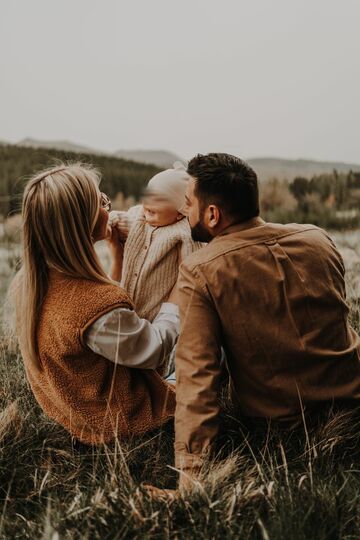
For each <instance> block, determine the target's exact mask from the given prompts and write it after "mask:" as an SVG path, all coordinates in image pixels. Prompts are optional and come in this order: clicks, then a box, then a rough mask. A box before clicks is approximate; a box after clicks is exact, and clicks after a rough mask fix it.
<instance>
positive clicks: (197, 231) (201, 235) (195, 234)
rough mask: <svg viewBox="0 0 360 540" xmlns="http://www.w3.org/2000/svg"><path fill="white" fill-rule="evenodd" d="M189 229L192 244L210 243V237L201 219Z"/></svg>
mask: <svg viewBox="0 0 360 540" xmlns="http://www.w3.org/2000/svg"><path fill="white" fill-rule="evenodd" d="M190 228H191V238H192V239H193V240H194V242H206V243H207V242H210V240H212V236H211V234H210V233H209V231H208V230H207V229H206V228H205V226H204V225H203V224H202V223H201V219H200V220H199V221H198V222H197V224H196V225H194V226H193V227H190Z"/></svg>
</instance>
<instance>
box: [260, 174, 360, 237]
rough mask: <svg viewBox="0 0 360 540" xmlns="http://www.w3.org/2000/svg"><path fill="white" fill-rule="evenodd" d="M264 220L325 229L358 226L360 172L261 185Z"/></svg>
mask: <svg viewBox="0 0 360 540" xmlns="http://www.w3.org/2000/svg"><path fill="white" fill-rule="evenodd" d="M261 208H262V213H263V215H264V217H265V219H267V220H269V221H277V222H280V223H287V222H290V221H292V222H297V223H314V224H315V225H319V226H320V227H325V228H329V229H349V228H355V227H359V226H360V212H359V209H360V173H359V172H352V171H349V172H348V173H347V174H344V173H341V174H339V173H338V172H337V171H336V170H334V171H333V172H332V173H330V174H321V175H318V176H313V177H312V178H303V177H296V178H294V179H293V180H292V181H291V182H286V181H280V180H278V179H276V178H274V179H272V180H268V181H267V182H266V183H264V184H262V185H261Z"/></svg>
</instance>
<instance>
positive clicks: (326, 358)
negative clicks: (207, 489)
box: [175, 154, 360, 485]
mask: <svg viewBox="0 0 360 540" xmlns="http://www.w3.org/2000/svg"><path fill="white" fill-rule="evenodd" d="M188 173H189V174H190V176H191V180H190V182H189V186H188V189H187V215H188V220H189V223H190V226H191V229H192V235H193V239H194V240H197V241H202V242H209V243H208V245H207V246H206V247H204V248H203V249H201V250H200V251H198V252H196V253H194V254H192V255H190V257H188V258H187V259H186V260H185V262H184V263H183V264H182V266H181V269H180V275H179V280H178V289H179V290H178V294H179V298H178V301H179V307H180V320H181V330H180V338H179V342H178V346H177V352H176V381H177V382H176V394H177V406H176V415H175V464H176V466H177V467H178V468H179V469H181V470H182V471H183V472H184V473H186V474H182V475H181V477H180V485H181V484H183V485H184V483H186V482H187V480H186V479H187V478H189V476H190V477H191V476H193V475H196V473H197V472H198V470H199V468H200V467H201V464H202V462H203V458H204V456H205V455H206V453H207V452H208V450H209V449H210V447H211V445H212V443H213V441H214V439H215V437H216V435H217V433H218V429H219V405H218V393H219V386H220V374H221V370H222V369H223V363H222V362H221V357H222V348H223V349H224V352H225V357H226V366H227V370H228V372H229V377H230V382H231V388H232V399H233V400H234V401H235V402H236V403H237V405H238V407H239V410H240V411H241V414H242V415H244V416H246V417H249V418H251V419H256V418H265V419H274V420H277V421H280V422H293V421H294V420H296V419H298V418H301V414H302V409H303V410H305V412H306V413H308V414H309V415H311V414H312V413H313V414H314V412H315V410H316V409H318V408H320V407H321V406H322V405H324V404H326V403H330V402H332V401H334V400H336V401H339V400H345V399H346V400H347V401H348V400H354V401H355V400H359V398H360V363H359V344H360V340H359V337H358V336H357V334H356V333H355V331H354V330H353V329H352V328H351V327H350V326H349V324H348V321H347V315H348V307H347V304H346V302H345V283H344V273H345V271H344V265H343V261H342V259H341V256H340V254H339V253H338V252H337V250H336V248H335V246H334V244H333V242H332V241H331V239H330V238H329V237H328V235H327V234H326V233H325V232H324V231H323V230H321V229H319V228H317V227H315V226H313V225H297V224H292V225H280V224H273V223H266V222H265V221H263V220H262V219H261V218H260V217H259V196H258V185H257V177H256V174H255V172H254V171H253V170H252V169H251V168H250V167H249V165H247V164H246V163H245V162H243V161H242V160H241V159H239V158H236V157H234V156H231V155H228V154H208V155H205V156H204V155H198V156H196V157H195V158H193V159H192V160H191V161H190V163H189V166H188Z"/></svg>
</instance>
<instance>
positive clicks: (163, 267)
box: [121, 205, 203, 321]
mask: <svg viewBox="0 0 360 540" xmlns="http://www.w3.org/2000/svg"><path fill="white" fill-rule="evenodd" d="M125 217H126V219H127V221H128V227H129V232H128V237H127V240H126V242H125V250H124V261H123V270H122V279H121V285H122V287H123V288H124V289H125V290H126V292H127V293H128V294H129V295H130V297H131V298H132V300H133V302H134V305H135V310H136V312H137V314H138V315H139V316H140V317H143V318H145V319H148V320H149V321H153V319H154V318H155V316H156V315H157V313H158V311H159V309H160V306H161V304H162V303H163V302H166V301H167V299H168V296H169V294H170V292H171V290H172V288H173V287H174V285H175V283H176V280H177V277H178V273H179V266H180V263H181V262H182V261H183V260H184V259H185V258H186V257H187V256H188V255H190V254H191V253H192V252H193V251H195V250H197V249H199V248H201V247H202V246H203V244H201V243H200V242H194V241H193V240H192V238H191V230H190V226H189V223H188V220H187V219H186V218H183V219H181V220H180V221H177V222H176V223H174V224H172V225H167V226H165V227H153V226H152V225H149V224H148V223H146V221H145V217H144V212H143V207H142V206H141V205H139V206H134V207H133V208H130V210H128V211H127V212H126V213H125V212H121V219H122V221H123V220H124V218H125Z"/></svg>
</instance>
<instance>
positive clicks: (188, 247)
mask: <svg viewBox="0 0 360 540" xmlns="http://www.w3.org/2000/svg"><path fill="white" fill-rule="evenodd" d="M205 245H206V244H203V243H202V242H194V240H193V239H192V238H191V236H189V237H187V236H185V237H183V238H182V239H181V242H180V246H179V266H180V264H181V263H182V262H183V261H184V260H185V259H186V257H188V256H189V255H191V253H193V252H194V251H197V250H198V249H200V248H202V247H204V246H205Z"/></svg>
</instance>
